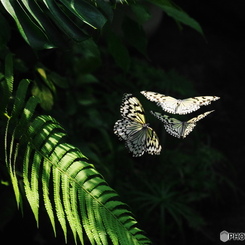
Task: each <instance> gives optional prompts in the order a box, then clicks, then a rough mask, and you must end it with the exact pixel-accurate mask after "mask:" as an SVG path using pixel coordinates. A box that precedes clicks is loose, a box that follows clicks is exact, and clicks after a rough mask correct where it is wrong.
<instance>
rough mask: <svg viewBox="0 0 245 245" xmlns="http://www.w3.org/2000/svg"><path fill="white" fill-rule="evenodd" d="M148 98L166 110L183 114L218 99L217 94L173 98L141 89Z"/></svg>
mask: <svg viewBox="0 0 245 245" xmlns="http://www.w3.org/2000/svg"><path fill="white" fill-rule="evenodd" d="M141 94H143V95H144V96H145V97H146V98H147V99H148V100H150V101H153V102H156V103H157V105H158V106H160V107H162V109H163V110H164V111H166V112H169V113H172V114H179V115H184V114H188V113H191V112H194V111H196V110H198V109H199V108H200V107H201V106H203V105H209V104H210V103H211V102H212V101H215V100H218V99H219V97H218V96H198V97H192V98H187V99H175V98H174V97H171V96H166V95H164V94H159V93H156V92H151V91H141Z"/></svg>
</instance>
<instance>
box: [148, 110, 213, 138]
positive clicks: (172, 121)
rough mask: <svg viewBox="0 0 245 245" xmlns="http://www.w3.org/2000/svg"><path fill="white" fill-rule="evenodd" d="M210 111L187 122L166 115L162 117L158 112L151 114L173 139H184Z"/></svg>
mask: <svg viewBox="0 0 245 245" xmlns="http://www.w3.org/2000/svg"><path fill="white" fill-rule="evenodd" d="M211 112H213V110H212V111H207V112H205V113H203V114H200V115H198V116H197V117H194V118H192V119H190V120H188V121H183V122H182V121H180V120H178V119H176V118H172V117H169V116H167V115H162V114H160V113H158V112H153V111H151V113H152V114H153V115H154V116H155V117H156V118H158V119H159V120H160V121H162V122H163V123H164V127H165V129H166V131H167V132H168V133H169V134H171V135H172V136H174V137H177V138H185V137H186V136H187V135H189V134H190V132H191V131H192V130H193V129H194V127H195V126H196V122H198V121H199V120H201V119H203V118H204V117H206V116H207V115H208V114H210V113H211Z"/></svg>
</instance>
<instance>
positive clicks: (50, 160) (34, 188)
mask: <svg viewBox="0 0 245 245" xmlns="http://www.w3.org/2000/svg"><path fill="white" fill-rule="evenodd" d="M5 82H7V80H6V81H5ZM29 84H30V81H28V80H22V81H21V82H20V84H19V86H18V88H17V91H16V96H15V100H14V102H13V107H12V110H11V109H9V110H10V111H11V114H10V115H7V114H6V117H7V124H6V125H7V127H6V130H5V162H6V164H7V168H8V171H9V173H10V177H11V182H12V184H13V187H14V192H15V197H16V200H17V204H18V206H22V193H21V191H20V183H19V178H18V176H17V170H18V171H20V172H22V177H23V184H24V190H25V195H26V198H27V200H28V202H29V204H30V206H31V209H32V211H33V214H34V216H35V219H36V222H37V224H38V223H39V207H40V204H39V202H40V199H43V203H44V206H45V208H46V212H47V214H48V216H49V218H50V222H51V224H52V226H53V229H54V233H55V234H56V225H55V217H56V218H57V219H58V221H59V223H60V225H61V227H62V230H63V232H64V235H65V239H67V223H68V224H69V226H70V228H71V230H72V233H73V237H74V239H75V241H77V237H78V238H79V240H80V241H81V243H82V244H84V231H85V233H86V235H87V237H88V239H89V240H90V242H91V244H108V241H109V240H111V241H112V243H113V244H119V243H120V244H149V243H150V241H149V240H148V239H147V238H146V237H145V236H144V235H143V233H142V232H141V230H140V229H138V228H137V227H136V226H135V225H136V221H135V219H134V218H133V217H132V214H131V212H130V211H129V210H128V208H127V207H126V205H125V204H124V203H122V202H121V201H120V200H119V198H118V195H117V194H116V192H115V191H114V190H113V189H111V188H110V187H109V186H108V184H107V183H106V182H105V181H104V179H103V178H102V176H101V175H100V174H99V173H98V172H97V171H96V170H95V168H94V166H93V165H92V164H89V163H88V162H87V158H86V157H85V156H84V155H83V154H82V153H81V152H80V151H79V150H78V149H77V148H76V147H74V146H72V145H70V144H67V143H66V142H65V136H66V135H65V133H64V130H63V128H62V127H61V126H60V125H59V124H58V123H57V121H55V120H54V119H53V118H52V117H50V116H45V115H43V116H38V117H36V118H34V119H33V118H32V115H33V113H34V111H35V108H36V106H37V104H38V100H37V99H36V98H35V97H30V98H29V99H28V100H27V102H26V103H25V97H26V93H27V89H28V86H29ZM5 111H7V110H5ZM20 155H22V157H23V163H22V164H18V166H17V161H19V160H18V159H20ZM21 165H22V166H23V169H22V170H21V169H19V168H20V166H21ZM40 189H41V190H40ZM41 193H42V197H41Z"/></svg>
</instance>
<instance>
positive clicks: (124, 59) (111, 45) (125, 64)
mask: <svg viewBox="0 0 245 245" xmlns="http://www.w3.org/2000/svg"><path fill="white" fill-rule="evenodd" d="M106 38H107V43H108V50H109V52H110V54H111V55H112V56H113V58H114V60H115V62H116V63H117V65H118V66H119V67H120V68H122V69H123V70H124V71H128V69H129V67H130V62H131V60H130V55H129V53H128V50H127V48H126V46H125V45H124V44H123V42H122V41H121V39H120V38H119V37H118V36H116V34H114V33H113V32H111V31H108V33H107V37H106Z"/></svg>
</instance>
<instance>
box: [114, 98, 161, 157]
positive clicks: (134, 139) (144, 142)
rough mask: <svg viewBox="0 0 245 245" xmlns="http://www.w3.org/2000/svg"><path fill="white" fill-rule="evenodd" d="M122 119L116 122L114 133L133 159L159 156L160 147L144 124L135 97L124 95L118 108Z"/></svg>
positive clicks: (138, 103) (149, 128)
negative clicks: (146, 155)
mask: <svg viewBox="0 0 245 245" xmlns="http://www.w3.org/2000/svg"><path fill="white" fill-rule="evenodd" d="M120 112H121V116H122V119H119V120H117V121H116V123H115V125H114V133H115V134H116V135H117V136H118V137H119V139H120V140H125V144H126V147H127V148H128V149H129V151H130V152H132V153H133V156H134V157H139V156H142V155H143V154H144V153H145V152H147V153H149V154H152V155H154V154H156V155H158V154H160V152H161V149H162V147H161V145H160V144H159V140H158V137H157V135H156V133H155V131H154V130H153V129H152V128H151V127H150V126H149V124H148V123H146V122H145V113H144V109H143V107H142V105H141V103H140V102H139V100H138V99H137V98H136V97H133V96H132V95H131V94H125V95H124V97H123V100H122V105H121V107H120Z"/></svg>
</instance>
